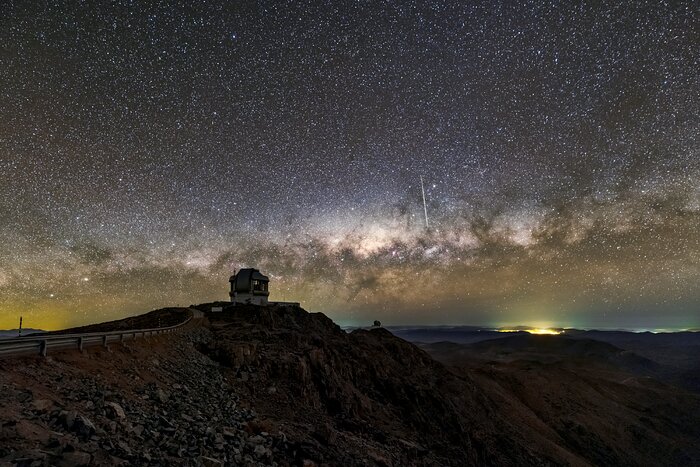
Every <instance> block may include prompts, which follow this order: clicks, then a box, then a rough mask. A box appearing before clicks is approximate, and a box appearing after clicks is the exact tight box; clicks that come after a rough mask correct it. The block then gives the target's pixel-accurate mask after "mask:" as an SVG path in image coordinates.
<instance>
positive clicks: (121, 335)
mask: <svg viewBox="0 0 700 467" xmlns="http://www.w3.org/2000/svg"><path fill="white" fill-rule="evenodd" d="M119 343H120V344H121V345H124V334H119Z"/></svg>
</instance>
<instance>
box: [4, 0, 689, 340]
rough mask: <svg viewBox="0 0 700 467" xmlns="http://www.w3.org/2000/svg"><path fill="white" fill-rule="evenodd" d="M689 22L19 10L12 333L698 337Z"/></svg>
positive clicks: (492, 13) (499, 5)
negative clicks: (465, 331)
mask: <svg viewBox="0 0 700 467" xmlns="http://www.w3.org/2000/svg"><path fill="white" fill-rule="evenodd" d="M156 3H157V4H156ZM200 3H201V4H200ZM516 4H519V5H516ZM699 8H700V7H699V6H698V3H697V2H693V1H687V2H661V1H659V2H657V1H650V2H645V1H636V0H635V1H611V2H598V1H595V2H593V1H592V2H554V1H551V2H550V1H539V0H535V1H529V2H496V1H490V2H457V1H446V2H438V1H426V2H411V1H403V0H400V1H389V2H375V1H371V2H366V1H353V2H351V1H339V2H335V1H333V2H297V1H290V2H277V1H275V2H206V3H204V2H190V1H187V2H180V3H170V2H138V1H123V2H109V3H108V2H97V3H93V2H45V1H24V2H20V1H14V2H13V1H9V2H8V1H4V2H2V4H1V5H0V13H1V14H0V328H12V327H16V326H17V321H18V319H19V316H20V315H23V316H24V325H25V326H27V327H37V328H44V329H55V328H61V327H67V326H73V325H78V324H84V323H89V322H99V321H104V320H108V319H116V318H120V317H124V316H127V315H131V314H134V313H137V312H145V311H149V310H151V309H154V308H160V307H164V306H178V305H180V306H186V305H189V304H192V303H201V302H205V301H211V300H217V299H218V300H226V299H228V277H229V276H230V275H231V273H232V272H233V270H234V268H240V267H256V268H259V269H261V270H262V271H263V272H264V273H266V274H267V275H269V276H270V278H271V284H270V289H271V297H270V298H271V299H272V300H288V301H300V302H302V305H303V306H304V307H305V308H306V309H308V310H310V311H322V312H324V313H326V314H327V315H329V316H330V317H331V318H333V319H334V320H335V321H336V322H338V323H339V324H369V323H371V321H372V320H374V319H379V320H381V321H382V322H383V323H384V324H412V323H413V324H448V323H449V324H459V323H463V324H476V325H493V326H498V325H516V324H525V325H533V326H578V327H607V328H615V327H622V328H635V329H642V328H669V329H678V328H689V327H698V326H700V71H698V70H700V63H699V62H700V58H699V57H700V11H699ZM421 176H422V177H423V179H424V182H425V197H426V210H427V214H428V226H426V222H425V215H424V210H423V202H422V195H421V187H420V177H421Z"/></svg>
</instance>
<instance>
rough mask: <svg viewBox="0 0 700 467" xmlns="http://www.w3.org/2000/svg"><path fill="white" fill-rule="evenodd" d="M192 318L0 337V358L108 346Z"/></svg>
mask: <svg viewBox="0 0 700 467" xmlns="http://www.w3.org/2000/svg"><path fill="white" fill-rule="evenodd" d="M191 320H192V316H190V317H189V318H187V320H185V321H184V322H182V323H180V324H176V325H174V326H168V327H164V328H152V329H130V330H128V331H109V332H87V333H82V334H63V335H53V336H52V335H41V334H39V335H37V336H27V337H16V338H12V339H0V358H6V357H16V356H22V355H41V356H43V357H46V356H47V355H48V353H49V350H66V349H78V350H83V348H84V347H88V346H92V345H103V346H105V347H106V346H107V345H108V344H110V343H113V342H124V341H127V340H136V338H138V337H148V336H157V335H160V334H170V333H172V332H175V331H177V330H178V328H181V327H182V326H184V325H186V324H187V323H189V322H190V321H191Z"/></svg>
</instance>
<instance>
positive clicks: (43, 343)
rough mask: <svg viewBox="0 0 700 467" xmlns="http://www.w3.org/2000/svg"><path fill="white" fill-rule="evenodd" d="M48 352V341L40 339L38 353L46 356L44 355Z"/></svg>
mask: <svg viewBox="0 0 700 467" xmlns="http://www.w3.org/2000/svg"><path fill="white" fill-rule="evenodd" d="M48 353H49V343H48V342H46V341H45V340H43V341H41V344H40V345H39V354H41V356H42V357H46V355H47V354H48Z"/></svg>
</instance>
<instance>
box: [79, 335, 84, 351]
mask: <svg viewBox="0 0 700 467" xmlns="http://www.w3.org/2000/svg"><path fill="white" fill-rule="evenodd" d="M78 350H80V351H81V352H82V351H83V338H82V337H78Z"/></svg>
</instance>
